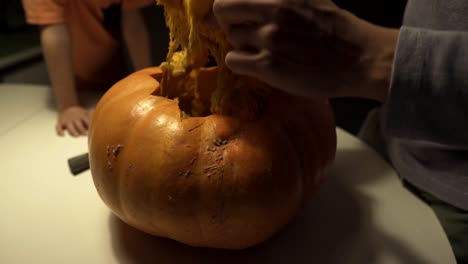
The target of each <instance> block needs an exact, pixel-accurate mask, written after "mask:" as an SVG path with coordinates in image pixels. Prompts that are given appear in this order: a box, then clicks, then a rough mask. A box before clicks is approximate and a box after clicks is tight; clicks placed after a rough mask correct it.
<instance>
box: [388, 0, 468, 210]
mask: <svg viewBox="0 0 468 264" xmlns="http://www.w3.org/2000/svg"><path fill="white" fill-rule="evenodd" d="M403 24H404V25H403V27H402V28H401V32H400V36H399V41H398V47H397V52H396V57H395V61H394V68H393V75H392V82H391V87H390V95H389V100H388V101H387V103H386V105H385V106H384V111H383V114H384V116H383V118H382V120H383V123H382V128H383V133H384V136H385V138H386V143H387V149H388V154H389V157H390V160H391V162H392V164H393V166H394V167H395V169H396V170H397V172H398V173H399V174H400V176H401V177H403V178H405V179H406V180H408V181H409V182H411V183H412V184H414V185H415V186H417V187H419V188H421V189H422V190H425V191H427V192H429V193H431V194H433V195H434V196H436V197H438V198H439V199H441V200H444V201H446V202H448V203H450V204H452V205H454V206H456V207H459V208H462V209H464V210H468V0H409V1H408V5H407V7H406V12H405V18H404V23H403Z"/></svg>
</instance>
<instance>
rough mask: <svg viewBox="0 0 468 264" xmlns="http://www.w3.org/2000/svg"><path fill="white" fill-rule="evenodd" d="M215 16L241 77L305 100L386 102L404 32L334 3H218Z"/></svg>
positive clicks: (229, 63)
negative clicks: (373, 22) (359, 99)
mask: <svg viewBox="0 0 468 264" xmlns="http://www.w3.org/2000/svg"><path fill="white" fill-rule="evenodd" d="M213 12H214V15H215V17H216V19H217V21H218V23H219V25H220V26H221V27H222V28H223V30H224V31H225V32H226V34H227V36H228V39H229V41H230V42H231V44H232V46H233V50H232V51H231V52H229V53H228V54H227V56H226V64H227V66H228V67H229V68H231V70H233V71H234V72H236V73H238V74H244V75H249V76H253V77H257V78H259V79H261V80H263V81H264V82H266V83H268V84H270V85H271V86H273V87H276V88H279V89H281V90H284V91H286V92H289V93H293V94H296V95H301V96H314V95H321V96H326V97H344V96H351V97H364V98H371V99H376V100H379V101H384V100H385V98H386V95H387V89H388V86H389V80H390V77H391V69H392V62H393V54H394V50H395V47H396V41H397V37H398V31H397V30H393V29H387V28H383V27H379V26H376V25H373V24H370V23H368V22H366V21H364V20H362V19H359V18H358V17H356V16H354V15H353V14H351V13H349V12H347V11H345V10H343V9H341V8H339V7H338V6H336V5H335V4H334V3H333V2H332V1H330V0H303V1H299V0H214V4H213ZM239 14H242V15H239Z"/></svg>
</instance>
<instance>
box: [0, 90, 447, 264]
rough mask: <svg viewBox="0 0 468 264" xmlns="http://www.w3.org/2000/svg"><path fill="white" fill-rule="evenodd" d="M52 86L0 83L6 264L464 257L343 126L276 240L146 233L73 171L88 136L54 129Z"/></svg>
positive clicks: (1, 238) (0, 230)
mask: <svg viewBox="0 0 468 264" xmlns="http://www.w3.org/2000/svg"><path fill="white" fill-rule="evenodd" d="M49 90H50V89H48V87H40V86H33V85H8V84H0V120H1V122H0V160H2V168H1V173H0V208H1V209H2V217H1V218H0V234H1V235H0V263H47V264H50V263H80V264H81V263H100V264H102V263H156V262H157V263H163V264H164V263H168V264H169V263H171V264H174V263H175V264H177V263H204V264H205V263H208V264H209V263H239V262H242V263H278V264H279V263H291V264H296V263H298V264H299V263H411V264H420V263H421V264H422V263H424V264H427V263H436V264H441V263H444V264H450V263H456V262H455V259H454V256H453V253H452V251H451V249H450V246H449V243H448V240H447V238H446V236H445V234H444V233H443V230H442V228H441V226H440V224H439V222H438V221H437V219H436V217H435V215H434V214H433V213H432V211H431V210H430V208H429V207H427V206H426V205H425V204H424V203H423V202H421V201H420V200H419V199H418V198H417V197H415V196H414V195H413V194H412V193H410V192H408V191H407V190H406V189H404V188H403V187H402V185H401V182H400V181H399V179H398V177H397V175H396V173H395V172H394V171H393V169H392V168H391V167H390V166H389V165H388V164H387V163H386V162H385V161H383V160H382V159H381V158H380V157H379V156H378V155H377V154H376V153H375V152H374V151H373V150H371V149H370V148H369V147H367V146H366V145H365V144H364V143H362V142H361V141H359V140H358V139H357V138H355V137H354V136H352V135H350V134H348V133H346V132H345V131H343V130H341V129H339V128H338V129H337V134H338V150H337V156H336V160H335V164H334V165H333V167H332V168H331V171H330V175H329V179H328V181H327V182H326V183H325V184H324V185H323V187H322V188H321V189H320V191H319V192H318V193H317V194H316V195H315V196H314V197H313V198H312V199H311V200H310V202H308V203H307V204H306V206H305V207H304V208H303V209H302V210H301V211H300V212H299V213H298V215H297V217H296V218H295V219H294V220H293V222H292V223H291V224H290V225H288V226H287V227H286V228H285V229H283V230H282V231H281V232H279V233H278V234H277V235H276V236H275V237H273V238H272V239H270V240H269V241H267V242H265V243H263V244H261V245H259V246H257V247H253V248H250V249H246V250H240V251H228V250H214V249H203V248H192V247H188V246H185V245H182V244H179V243H177V242H174V241H171V240H168V239H162V238H157V237H153V236H150V235H147V234H144V233H142V232H140V231H137V230H135V229H133V228H131V227H129V226H127V225H125V224H123V223H122V222H121V221H120V220H118V219H117V218H116V217H114V216H113V215H112V214H111V213H110V211H109V210H108V209H107V207H106V206H105V205H104V204H103V203H102V202H101V200H100V198H99V196H98V195H97V192H96V190H95V188H94V185H93V182H92V177H91V175H90V172H89V171H87V172H84V173H82V174H80V175H79V176H77V177H73V176H72V175H71V173H70V171H69V169H68V166H67V162H66V161H67V159H68V158H70V157H73V156H76V155H79V154H82V153H84V152H86V151H87V140H86V138H78V139H74V138H69V137H65V138H59V137H57V136H56V135H55V132H54V124H55V119H56V112H55V111H54V110H53V109H52V108H51V107H48V106H47V101H48V100H49V99H50V98H49V96H50V95H49Z"/></svg>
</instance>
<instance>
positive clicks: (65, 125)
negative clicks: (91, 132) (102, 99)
mask: <svg viewBox="0 0 468 264" xmlns="http://www.w3.org/2000/svg"><path fill="white" fill-rule="evenodd" d="M91 115H92V112H91V111H88V110H86V109H84V108H82V107H80V106H71V107H68V108H65V109H64V110H62V111H60V113H59V117H58V120H57V125H56V127H55V129H56V131H57V134H58V135H59V136H64V135H65V131H68V134H69V135H71V136H72V137H79V136H86V135H87V134H88V127H89V123H90V120H91Z"/></svg>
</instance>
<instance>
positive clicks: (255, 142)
mask: <svg viewBox="0 0 468 264" xmlns="http://www.w3.org/2000/svg"><path fill="white" fill-rule="evenodd" d="M225 71H226V69H225V68H223V66H222V65H220V66H219V67H215V68H198V69H196V71H191V72H190V73H189V74H185V75H183V76H181V77H174V76H173V75H170V74H169V73H168V72H167V69H166V70H164V68H161V67H154V68H148V69H144V70H141V71H139V72H136V73H134V74H131V75H130V76H128V77H127V78H125V79H123V80H121V81H120V82H118V83H116V84H115V85H114V86H113V87H112V88H111V89H110V90H109V91H108V92H107V93H106V94H105V95H104V96H103V97H102V98H101V100H100V101H99V103H98V105H97V107H96V111H95V113H94V115H93V120H92V123H91V126H90V129H89V154H90V156H89V158H90V166H91V172H92V175H93V180H94V183H95V186H96V189H97V191H98V193H99V195H100V197H101V198H102V200H103V201H104V202H105V204H106V205H107V206H108V207H109V208H110V209H111V210H112V211H113V212H114V213H115V214H116V215H117V216H118V217H119V218H120V219H122V220H123V221H124V222H126V223H128V224H129V225H131V226H134V227H135V228H137V229H140V230H143V231H145V232H147V233H150V234H153V235H156V236H161V237H167V238H171V239H174V240H177V241H180V242H182V243H186V244H189V245H192V246H203V247H214V248H229V249H240V248H245V247H250V246H253V245H256V244H258V243H260V242H262V241H264V240H266V239H268V238H269V237H271V236H272V235H273V234H274V233H276V232H277V231H278V230H280V229H281V228H282V227H283V226H285V225H286V224H287V223H288V222H289V221H290V220H291V218H292V217H293V216H294V215H295V214H296V212H297V211H298V209H299V208H300V206H301V204H302V202H303V201H304V200H305V199H306V197H308V196H309V195H310V194H312V193H314V191H315V190H316V189H317V188H318V187H319V186H320V184H321V183H322V182H323V180H324V178H325V176H326V169H327V168H328V167H329V166H330V164H331V163H332V161H333V159H334V155H335V150H336V134H335V125H334V121H333V114H332V111H331V108H330V105H329V103H328V100H326V99H324V98H313V99H305V98H299V97H295V96H292V95H287V94H284V93H282V92H279V91H276V90H274V89H267V90H268V93H267V94H261V96H257V95H255V94H256V92H255V91H258V90H262V89H263V88H264V87H263V86H262V84H260V83H259V82H257V81H252V80H248V81H245V82H242V83H243V85H242V86H236V87H234V88H231V90H229V91H227V92H226V87H231V86H230V84H229V83H226V81H225V79H223V78H225V77H226V76H227V75H226V74H225ZM189 75H190V76H192V77H194V76H196V78H192V77H191V78H189V79H187V76H189ZM241 79H242V78H241ZM187 80H188V81H187ZM163 84H164V85H163ZM188 86H190V87H192V86H195V87H196V91H195V92H194V89H188ZM220 86H221V87H222V88H223V89H220ZM238 88H239V89H238ZM257 88H258V89H257ZM187 91H191V92H187ZM236 91H242V92H239V93H237V92H236ZM251 95H254V96H251ZM213 101H214V102H213ZM246 102H247V103H246ZM214 106H216V107H214ZM194 112H196V113H197V114H196V115H194V114H190V113H194ZM252 112H255V114H253V115H250V114H249V113H252Z"/></svg>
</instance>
